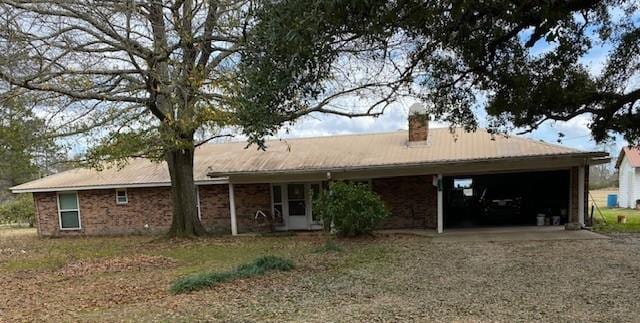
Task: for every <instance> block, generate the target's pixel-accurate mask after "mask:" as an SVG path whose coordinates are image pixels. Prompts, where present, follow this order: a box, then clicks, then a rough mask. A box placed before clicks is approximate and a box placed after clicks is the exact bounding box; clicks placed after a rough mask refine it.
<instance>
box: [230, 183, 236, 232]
mask: <svg viewBox="0 0 640 323" xmlns="http://www.w3.org/2000/svg"><path fill="white" fill-rule="evenodd" d="M229 211H230V213H231V235H234V236H235V235H238V223H237V222H236V201H235V194H234V192H233V183H229Z"/></svg>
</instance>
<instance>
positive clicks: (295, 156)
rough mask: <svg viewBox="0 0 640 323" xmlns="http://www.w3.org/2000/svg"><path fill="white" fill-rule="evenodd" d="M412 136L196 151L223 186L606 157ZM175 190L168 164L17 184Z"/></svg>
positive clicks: (465, 137)
mask: <svg viewBox="0 0 640 323" xmlns="http://www.w3.org/2000/svg"><path fill="white" fill-rule="evenodd" d="M407 139H408V138H407V131H406V130H405V131H401V132H392V133H377V134H358V135H342V136H328V137H315V138H298V139H288V140H270V141H267V150H266V151H261V150H257V149H256V148H255V147H254V146H253V147H249V148H247V149H245V147H246V145H247V144H246V142H229V143H217V144H206V145H203V146H201V147H199V148H198V149H197V150H196V153H195V169H194V177H195V180H196V182H197V183H207V182H217V183H223V182H225V180H226V178H225V177H226V176H230V175H234V174H248V175H253V174H256V175H259V174H265V173H293V172H305V171H323V170H336V169H367V168H376V167H399V168H400V167H403V166H407V165H421V164H430V165H433V164H446V163H451V162H464V161H479V160H482V161H491V160H502V159H509V158H517V159H521V158H526V157H540V156H567V157H568V156H572V157H575V156H576V155H580V156H582V155H584V156H585V157H602V156H606V154H605V153H597V152H583V151H579V150H576V149H572V148H567V147H563V146H560V145H554V144H549V143H544V142H540V141H536V140H532V139H525V138H521V137H516V136H508V137H507V136H503V135H491V134H489V133H487V131H486V130H483V129H479V130H478V131H476V132H465V131H462V130H460V129H456V130H455V131H454V133H452V132H451V131H450V129H449V128H435V129H430V130H429V136H428V140H427V141H426V142H408V140H407ZM162 185H170V179H169V174H168V171H167V169H166V165H165V164H164V163H153V162H150V161H147V160H144V159H135V160H131V161H130V162H129V164H128V165H126V166H125V167H124V168H122V169H117V168H110V169H106V170H104V171H101V172H99V171H96V170H91V169H74V170H70V171H66V172H62V173H59V174H55V175H52V176H48V177H45V178H42V179H39V180H36V181H32V182H29V183H25V184H22V185H19V186H16V187H13V188H12V190H13V191H14V192H28V191H45V190H60V189H71V188H76V189H88V188H96V187H139V186H162Z"/></svg>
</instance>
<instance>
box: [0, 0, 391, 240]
mask: <svg viewBox="0 0 640 323" xmlns="http://www.w3.org/2000/svg"><path fill="white" fill-rule="evenodd" d="M274 3H275V2H274ZM272 7H273V3H272V2H271V1H252V0H127V1H102V0H29V1H27V0H3V1H2V2H0V79H1V80H3V81H4V82H6V83H8V84H9V85H11V86H13V87H18V88H21V89H25V90H28V91H30V92H31V93H33V94H34V95H36V94H37V95H39V96H48V97H50V98H55V99H57V100H61V101H64V103H65V104H63V105H62V106H61V107H62V108H60V109H58V110H55V107H49V108H50V110H49V111H46V112H47V114H48V115H49V116H51V117H52V118H57V119H59V122H58V123H59V124H60V125H61V126H60V129H59V131H58V132H59V133H61V134H63V135H65V136H71V135H74V134H76V135H78V136H79V137H83V138H87V137H88V138H90V139H88V140H87V139H85V140H87V142H89V143H90V149H89V150H88V152H87V154H86V156H84V158H83V159H84V160H86V161H87V163H88V164H89V165H90V166H93V167H96V168H101V167H104V165H105V163H110V162H116V163H119V164H121V163H126V161H127V159H128V158H131V157H145V158H151V159H153V160H156V161H164V162H166V164H167V167H168V170H169V174H170V177H171V183H172V200H173V221H172V225H171V229H170V232H169V234H170V235H174V236H182V235H201V234H204V228H203V226H202V224H201V223H200V221H199V220H198V217H197V209H196V189H195V185H194V178H193V162H194V160H193V159H194V151H195V149H196V148H197V147H198V146H200V145H202V144H204V143H206V142H208V141H210V140H213V139H215V138H220V137H223V136H229V135H231V134H232V133H233V132H234V131H235V129H236V128H238V127H240V128H246V129H247V130H246V132H247V133H253V132H255V131H254V129H261V128H262V125H263V124H265V123H273V121H272V119H273V120H277V122H280V121H281V118H280V116H278V115H273V116H272V115H270V114H269V113H258V114H255V116H252V115H251V111H258V110H256V109H255V107H256V106H255V105H252V104H253V101H247V100H245V99H244V98H242V97H238V96H239V95H244V94H245V92H244V91H242V90H241V89H244V88H245V85H246V84H248V82H249V81H251V79H247V78H244V77H242V76H241V74H239V71H240V68H241V67H240V65H241V62H243V61H244V60H245V58H247V57H248V56H246V55H247V53H249V52H251V51H252V50H254V47H247V46H246V44H247V39H248V38H251V37H252V36H251V35H252V34H253V33H254V29H255V28H256V26H258V25H259V24H260V22H261V21H263V20H270V19H276V18H277V17H276V16H272V15H269V14H268V11H270V10H271V8H272ZM265 25H268V24H265ZM262 32H265V30H261V33H262ZM259 37H261V36H259ZM263 45H264V46H267V44H263ZM242 65H243V66H247V64H242ZM295 67H296V68H298V67H300V66H299V65H295ZM285 74H286V73H281V72H280V73H278V75H280V76H283V75H285ZM377 85H379V84H375V83H373V82H370V83H367V84H357V83H348V82H344V83H341V84H340V85H339V86H336V87H334V88H332V89H322V92H323V93H324V97H323V98H322V99H320V100H314V101H309V100H307V101H305V104H304V105H300V104H293V105H291V106H290V107H289V108H288V109H287V116H286V120H287V121H288V122H293V121H295V120H296V119H297V118H299V117H302V116H304V115H306V114H309V113H311V112H324V113H335V114H340V115H347V116H363V115H370V114H371V113H369V112H368V111H366V110H365V111H363V112H358V111H353V110H350V111H345V110H342V109H334V108H332V105H331V102H337V101H338V99H340V98H341V97H343V95H346V94H347V93H350V92H352V91H354V88H359V89H364V88H369V87H371V88H372V87H375V86H377ZM380 88H382V87H380ZM264 91H270V88H268V87H265V88H264ZM291 94H295V93H294V92H292V93H291ZM52 110H54V111H52ZM198 134H201V135H198ZM202 134H204V135H202ZM95 142H99V144H98V145H96V144H94V143H95Z"/></svg>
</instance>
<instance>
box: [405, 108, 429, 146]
mask: <svg viewBox="0 0 640 323" xmlns="http://www.w3.org/2000/svg"><path fill="white" fill-rule="evenodd" d="M428 136H429V116H428V115H427V108H426V107H425V106H424V105H422V104H420V103H414V104H413V105H412V106H411V107H410V108H409V142H418V141H424V142H426V141H427V137H428Z"/></svg>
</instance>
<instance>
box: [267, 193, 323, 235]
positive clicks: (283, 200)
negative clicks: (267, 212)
mask: <svg viewBox="0 0 640 323" xmlns="http://www.w3.org/2000/svg"><path fill="white" fill-rule="evenodd" d="M320 187H321V186H320V183H288V184H273V185H272V191H273V193H272V194H271V196H272V205H273V210H272V212H273V214H274V218H275V219H276V223H279V224H281V229H287V230H310V229H318V228H319V220H318V219H315V218H314V216H313V210H312V207H313V198H314V197H315V196H319V194H320V191H321V190H320Z"/></svg>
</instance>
